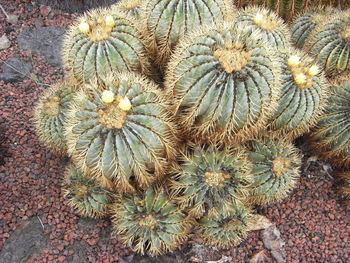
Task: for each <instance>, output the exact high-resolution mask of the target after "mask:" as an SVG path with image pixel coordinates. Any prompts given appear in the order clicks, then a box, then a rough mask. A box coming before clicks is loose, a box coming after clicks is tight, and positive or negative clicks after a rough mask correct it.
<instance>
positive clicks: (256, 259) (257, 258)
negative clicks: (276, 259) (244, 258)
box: [248, 250, 272, 263]
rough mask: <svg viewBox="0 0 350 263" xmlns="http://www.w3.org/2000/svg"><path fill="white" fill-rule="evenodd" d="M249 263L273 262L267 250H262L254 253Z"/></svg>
mask: <svg viewBox="0 0 350 263" xmlns="http://www.w3.org/2000/svg"><path fill="white" fill-rule="evenodd" d="M248 263H272V259H271V258H270V257H269V255H268V253H267V252H266V250H261V251H259V252H258V253H256V254H254V255H253V256H252V257H251V258H250V259H249V262H248Z"/></svg>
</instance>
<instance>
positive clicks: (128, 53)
mask: <svg viewBox="0 0 350 263" xmlns="http://www.w3.org/2000/svg"><path fill="white" fill-rule="evenodd" d="M134 20H135V18H133V17H131V16H128V15H127V14H125V13H123V12H120V11H118V10H117V9H116V8H114V9H113V10H107V9H97V10H94V11H91V12H90V13H86V14H85V15H84V16H82V17H80V19H78V21H77V22H76V23H75V24H73V25H72V26H71V28H70V31H69V32H68V33H67V35H66V36H65V39H64V43H63V61H64V66H65V68H66V70H67V71H68V73H70V74H71V75H72V76H73V77H74V78H76V79H78V80H80V81H88V80H91V79H93V78H100V79H103V78H104V77H105V75H106V74H108V73H109V72H114V71H134V72H140V73H145V74H148V73H149V68H150V66H149V62H148V58H147V51H146V47H145V45H144V41H143V40H142V38H140V36H141V31H140V30H139V26H138V25H137V24H136V23H135V21H134Z"/></svg>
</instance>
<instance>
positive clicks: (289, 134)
mask: <svg viewBox="0 0 350 263" xmlns="http://www.w3.org/2000/svg"><path fill="white" fill-rule="evenodd" d="M280 61H281V65H282V74H281V80H282V90H281V95H280V98H279V100H278V107H277V110H276V111H275V113H274V115H273V116H272V118H271V119H270V125H269V130H270V131H273V132H274V133H276V134H281V135H283V136H284V137H286V138H290V139H294V138H296V137H298V136H300V135H302V134H303V133H305V132H308V131H309V129H310V128H311V127H312V126H313V125H315V124H316V122H317V120H318V119H319V117H320V115H321V113H322V111H323V108H324V106H325V105H326V98H327V94H328V84H327V83H328V82H327V80H326V78H325V76H324V74H323V72H322V70H320V68H319V67H318V66H317V64H315V63H314V59H313V58H311V57H309V56H307V55H306V54H305V53H304V52H301V51H299V50H296V49H293V48H292V49H289V50H286V51H284V52H281V53H280Z"/></svg>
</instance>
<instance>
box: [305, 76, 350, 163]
mask: <svg viewBox="0 0 350 263" xmlns="http://www.w3.org/2000/svg"><path fill="white" fill-rule="evenodd" d="M349 127H350V76H349V75H348V74H347V73H346V74H343V75H340V76H339V77H338V78H336V79H335V80H334V81H333V83H332V86H331V89H330V96H329V101H328V104H327V106H326V108H325V113H324V114H323V115H322V117H321V119H320V120H319V122H318V123H317V126H316V128H315V129H314V130H313V131H312V133H311V143H312V145H313V148H314V149H315V150H316V151H317V152H319V154H320V155H322V156H324V157H326V158H328V159H330V160H332V161H333V162H334V163H335V164H338V165H340V166H343V165H345V166H349V165H350V130H349Z"/></svg>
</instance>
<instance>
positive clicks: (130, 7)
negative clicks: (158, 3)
mask: <svg viewBox="0 0 350 263" xmlns="http://www.w3.org/2000/svg"><path fill="white" fill-rule="evenodd" d="M143 3H144V0H121V1H118V3H117V4H116V5H115V7H116V8H117V9H118V10H120V11H123V12H125V13H127V14H128V15H131V16H133V17H135V18H136V19H139V18H140V17H141V13H142V4H143Z"/></svg>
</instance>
